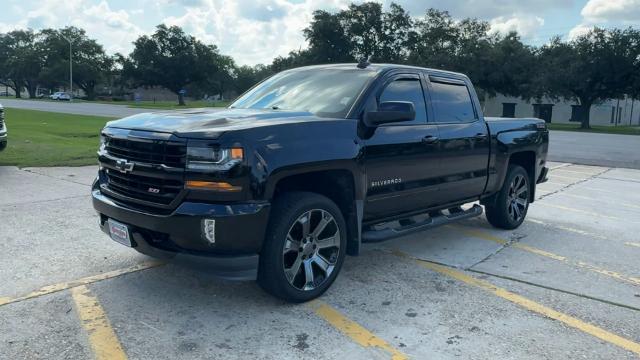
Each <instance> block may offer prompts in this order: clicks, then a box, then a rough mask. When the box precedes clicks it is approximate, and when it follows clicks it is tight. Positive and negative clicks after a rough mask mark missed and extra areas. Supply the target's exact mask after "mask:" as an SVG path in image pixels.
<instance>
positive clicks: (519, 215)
mask: <svg viewBox="0 0 640 360" xmlns="http://www.w3.org/2000/svg"><path fill="white" fill-rule="evenodd" d="M516 182H517V183H516ZM523 182H524V183H523ZM530 192H531V179H530V178H529V174H528V173H527V171H526V170H525V169H524V168H523V167H522V166H519V165H509V169H508V170H507V176H506V178H505V179H504V184H502V189H500V192H498V193H497V194H496V195H495V196H496V197H495V201H494V202H492V203H491V204H488V205H485V210H486V213H487V220H488V221H489V223H490V224H491V225H493V226H495V227H497V228H500V229H506V230H512V229H515V228H517V227H518V226H520V224H522V222H523V221H524V219H525V217H526V216H527V210H529V197H530Z"/></svg>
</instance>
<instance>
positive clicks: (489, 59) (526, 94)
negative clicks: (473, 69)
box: [478, 32, 541, 99]
mask: <svg viewBox="0 0 640 360" xmlns="http://www.w3.org/2000/svg"><path fill="white" fill-rule="evenodd" d="M488 51H489V52H488V56H486V57H485V59H484V63H483V64H482V66H483V67H484V69H485V71H484V75H483V76H482V78H483V80H482V81H480V83H479V84H478V85H479V86H481V87H482V88H483V90H485V92H487V93H488V95H491V96H495V95H496V93H501V94H503V95H507V96H514V97H520V98H524V99H530V98H532V97H535V96H539V95H540V86H541V85H540V84H539V82H538V79H539V76H538V70H539V67H538V65H537V59H536V54H535V51H534V48H532V47H531V46H527V45H525V44H523V43H522V41H520V37H519V36H518V34H517V33H515V32H511V33H508V34H507V35H505V36H501V37H498V38H496V39H495V41H492V43H491V46H490V48H489V49H488Z"/></svg>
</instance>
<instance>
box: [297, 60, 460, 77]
mask: <svg viewBox="0 0 640 360" xmlns="http://www.w3.org/2000/svg"><path fill="white" fill-rule="evenodd" d="M302 69H344V70H347V69H358V64H357V63H339V64H322V65H310V66H303V67H298V68H294V69H290V70H302ZM396 69H413V70H426V71H428V72H430V73H435V74H442V75H453V76H456V77H462V78H467V76H466V75H465V74H462V73H457V72H453V71H447V70H440V69H433V68H425V67H420V66H411V65H400V64H385V63H371V64H369V65H368V66H367V67H366V68H364V69H361V70H363V71H367V70H368V71H375V72H385V71H389V70H396Z"/></svg>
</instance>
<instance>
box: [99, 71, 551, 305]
mask: <svg viewBox="0 0 640 360" xmlns="http://www.w3.org/2000/svg"><path fill="white" fill-rule="evenodd" d="M548 137H549V134H548V131H547V129H546V126H545V123H544V121H542V120H538V119H498V118H495V119H494V118H485V117H484V116H483V114H482V108H481V106H480V103H479V101H478V98H477V96H476V93H475V91H474V88H473V86H472V84H471V82H470V80H469V79H468V78H467V77H466V76H464V75H461V74H456V73H451V72H445V71H439V70H430V69H425V68H418V67H409V66H399V65H383V64H368V63H360V64H357V65H356V64H338V65H323V66H310V67H303V68H298V69H293V70H288V71H284V72H281V73H279V74H276V75H274V76H272V77H270V78H268V79H266V80H264V81H263V82H261V83H259V84H258V85H256V86H255V87H253V88H252V89H250V90H249V91H247V92H246V93H245V94H243V95H242V96H240V97H239V98H238V99H237V100H236V101H235V102H233V103H232V104H231V105H230V106H229V107H228V108H227V109H224V110H216V109H197V110H184V111H173V112H161V113H153V114H139V115H134V116H131V117H127V118H124V119H121V120H117V121H112V122H109V123H108V124H107V125H106V127H105V128H104V129H103V130H102V133H101V145H100V149H99V151H98V156H99V162H100V168H99V174H98V178H97V179H96V181H95V183H94V184H93V188H92V197H93V206H94V208H95V209H96V210H97V212H98V213H99V214H100V225H101V227H102V229H103V231H104V232H106V233H107V234H109V235H110V236H111V238H112V239H114V240H116V241H118V242H120V243H123V244H125V245H127V246H130V247H133V248H134V249H135V250H137V251H139V252H141V253H144V254H147V255H150V256H153V257H159V258H173V259H174V260H180V259H185V260H188V261H190V262H192V263H193V262H197V263H204V264H205V265H206V266H207V267H206V269H207V271H209V272H211V273H213V274H216V275H218V276H221V277H224V278H233V279H257V281H258V282H259V284H260V285H261V286H262V287H263V288H264V289H265V290H267V291H268V292H269V293H271V294H273V295H276V296H278V297H281V298H283V299H285V300H288V301H293V302H301V301H307V300H310V299H313V298H315V297H317V296H319V295H320V294H322V293H323V292H324V291H325V290H326V289H327V288H328V287H329V286H330V285H331V284H332V283H333V281H334V280H335V278H336V276H337V275H338V272H339V271H340V268H341V267H342V264H343V262H344V261H345V257H346V255H358V253H359V251H360V247H361V243H363V242H373V241H381V240H385V239H389V238H392V237H395V236H401V235H405V234H409V233H411V232H415V231H420V230H424V229H427V228H430V227H433V226H437V225H441V224H444V223H447V222H450V221H454V220H460V219H465V218H469V217H472V216H478V215H480V214H481V213H482V206H481V205H478V204H475V205H470V204H471V203H475V202H479V203H480V204H482V205H484V209H485V210H486V217H487V219H488V221H489V222H490V223H491V224H492V225H494V226H496V227H499V228H503V229H513V228H516V227H518V226H519V225H520V224H521V223H522V221H523V220H524V218H525V216H526V214H527V209H528V207H529V204H530V203H531V202H533V200H534V198H535V197H534V193H535V190H536V184H537V183H540V182H543V181H545V180H546V174H547V168H546V166H545V160H546V156H547V147H548ZM462 205H465V206H464V207H462Z"/></svg>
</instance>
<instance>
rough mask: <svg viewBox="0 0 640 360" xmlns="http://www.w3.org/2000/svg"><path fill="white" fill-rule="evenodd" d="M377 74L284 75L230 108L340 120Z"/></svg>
mask: <svg viewBox="0 0 640 360" xmlns="http://www.w3.org/2000/svg"><path fill="white" fill-rule="evenodd" d="M375 75H376V72H374V71H368V70H359V69H331V68H313V69H296V70H289V71H284V72H281V73H279V74H276V75H274V76H272V77H270V78H269V79H267V80H265V81H263V82H262V83H261V84H260V85H258V86H256V87H255V88H253V89H251V90H250V91H249V92H247V93H246V94H244V95H243V96H242V97H240V98H239V99H238V100H236V101H235V102H234V103H233V104H231V107H232V108H241V109H243V108H244V109H271V110H293V111H307V112H310V113H312V114H315V115H317V116H322V117H335V118H343V117H345V116H346V115H347V112H348V111H349V109H350V108H351V105H353V103H354V101H355V100H356V98H357V97H358V95H360V92H361V91H362V89H363V88H364V87H365V85H366V84H367V83H368V82H369V80H371V79H372V78H373V77H375Z"/></svg>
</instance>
